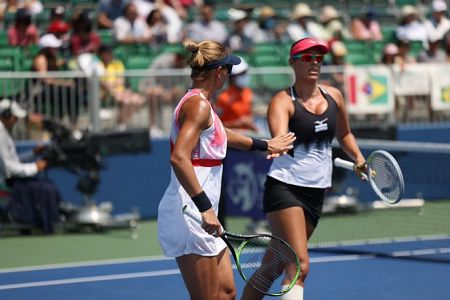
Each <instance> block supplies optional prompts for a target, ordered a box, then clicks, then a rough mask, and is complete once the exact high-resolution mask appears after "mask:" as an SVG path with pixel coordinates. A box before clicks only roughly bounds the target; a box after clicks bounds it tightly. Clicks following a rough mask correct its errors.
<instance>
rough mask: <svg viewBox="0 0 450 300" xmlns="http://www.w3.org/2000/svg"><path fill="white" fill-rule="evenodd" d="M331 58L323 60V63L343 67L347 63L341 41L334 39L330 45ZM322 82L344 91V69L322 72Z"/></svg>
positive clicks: (344, 48) (345, 52) (345, 48)
mask: <svg viewBox="0 0 450 300" xmlns="http://www.w3.org/2000/svg"><path fill="white" fill-rule="evenodd" d="M330 56H331V60H330V61H329V62H324V65H328V66H336V67H343V66H345V65H347V64H348V63H347V61H346V56H347V47H345V44H344V43H343V42H342V41H334V42H332V43H331V46H330ZM322 76H323V79H322V84H328V85H332V86H334V87H336V88H337V89H339V90H340V91H341V92H342V91H344V69H343V68H337V69H335V70H334V71H333V72H330V73H328V74H322Z"/></svg>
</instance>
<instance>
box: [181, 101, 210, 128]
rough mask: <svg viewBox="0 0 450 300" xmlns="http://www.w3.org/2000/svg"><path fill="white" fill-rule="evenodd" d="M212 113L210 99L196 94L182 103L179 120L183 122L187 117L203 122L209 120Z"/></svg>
mask: <svg viewBox="0 0 450 300" xmlns="http://www.w3.org/2000/svg"><path fill="white" fill-rule="evenodd" d="M210 114H211V104H210V103H209V101H208V100H206V99H204V98H203V97H200V96H199V95H194V96H192V97H190V98H188V99H186V101H185V102H184V103H183V104H182V106H181V108H180V115H179V122H180V124H183V123H184V121H185V120H186V119H190V120H196V122H200V123H203V122H205V121H208V120H209V115H210Z"/></svg>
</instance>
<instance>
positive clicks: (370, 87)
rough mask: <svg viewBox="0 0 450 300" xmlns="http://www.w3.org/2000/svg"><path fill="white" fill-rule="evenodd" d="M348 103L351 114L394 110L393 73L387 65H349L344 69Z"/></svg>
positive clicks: (379, 112)
mask: <svg viewBox="0 0 450 300" xmlns="http://www.w3.org/2000/svg"><path fill="white" fill-rule="evenodd" d="M344 76H345V93H346V95H345V96H346V104H347V109H348V112H349V113H350V114H377V113H378V114H381V113H391V112H393V111H394V93H393V86H392V75H391V72H390V71H389V69H388V68H386V67H385V66H362V67H353V66H348V67H346V68H345V71H344Z"/></svg>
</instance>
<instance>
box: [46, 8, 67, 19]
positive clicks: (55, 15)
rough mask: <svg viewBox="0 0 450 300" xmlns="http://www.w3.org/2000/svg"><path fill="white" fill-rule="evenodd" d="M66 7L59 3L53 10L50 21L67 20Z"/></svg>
mask: <svg viewBox="0 0 450 300" xmlns="http://www.w3.org/2000/svg"><path fill="white" fill-rule="evenodd" d="M65 17H66V9H65V8H64V6H62V5H58V6H56V7H55V8H53V9H52V10H51V13H50V23H51V22H54V21H65Z"/></svg>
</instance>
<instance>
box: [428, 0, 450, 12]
mask: <svg viewBox="0 0 450 300" xmlns="http://www.w3.org/2000/svg"><path fill="white" fill-rule="evenodd" d="M431 8H432V10H433V12H444V11H446V10H447V4H446V3H445V1H444V0H434V1H433V2H432V3H431Z"/></svg>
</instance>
